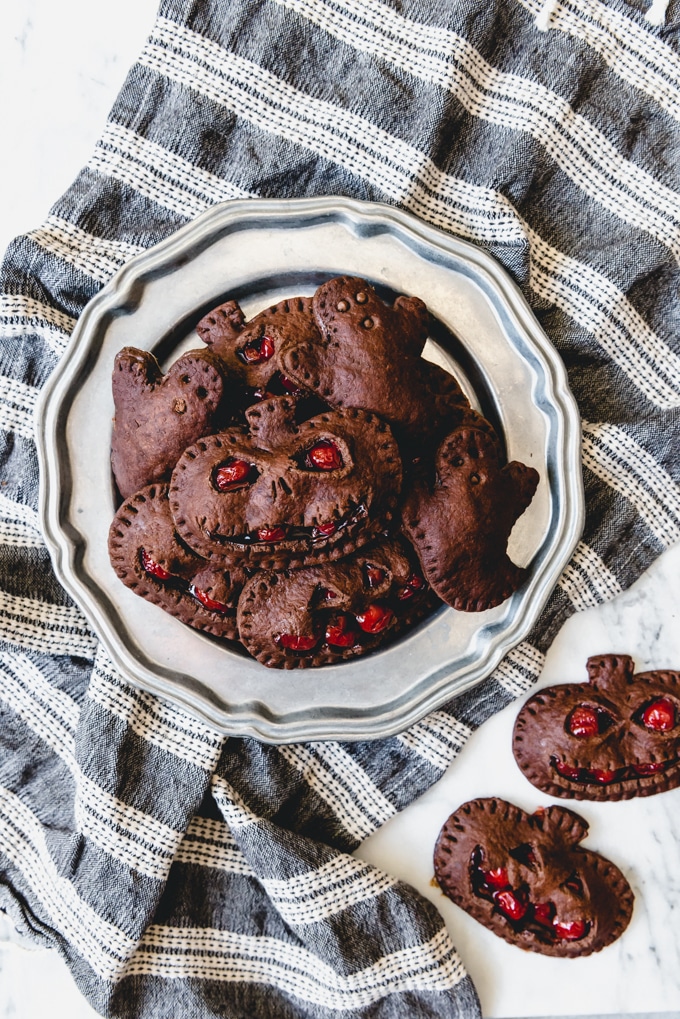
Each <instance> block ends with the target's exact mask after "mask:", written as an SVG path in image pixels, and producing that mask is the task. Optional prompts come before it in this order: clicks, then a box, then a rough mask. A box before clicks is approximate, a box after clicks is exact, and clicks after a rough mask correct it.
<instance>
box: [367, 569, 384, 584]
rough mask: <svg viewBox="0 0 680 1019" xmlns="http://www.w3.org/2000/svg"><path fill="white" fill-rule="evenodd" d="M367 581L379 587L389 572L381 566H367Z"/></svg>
mask: <svg viewBox="0 0 680 1019" xmlns="http://www.w3.org/2000/svg"><path fill="white" fill-rule="evenodd" d="M365 570H366V582H367V583H368V586H369V587H379V586H380V585H381V584H382V583H383V581H384V579H385V577H386V576H387V574H386V573H385V571H384V570H381V569H380V567H379V566H366V567H365Z"/></svg>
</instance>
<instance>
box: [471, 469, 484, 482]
mask: <svg viewBox="0 0 680 1019" xmlns="http://www.w3.org/2000/svg"><path fill="white" fill-rule="evenodd" d="M481 480H482V479H481V477H480V475H479V474H477V471H474V472H473V473H472V474H471V475H470V484H471V485H478V484H479V483H480V481H481Z"/></svg>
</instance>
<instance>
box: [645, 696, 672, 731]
mask: <svg viewBox="0 0 680 1019" xmlns="http://www.w3.org/2000/svg"><path fill="white" fill-rule="evenodd" d="M636 721H638V722H639V724H640V725H644V727H645V729H650V730H651V731H652V732H669V731H670V730H671V729H674V728H675V723H676V711H675V704H674V703H673V701H672V700H671V699H670V697H656V698H655V699H654V700H653V701H650V702H649V703H648V704H646V705H643V707H642V708H641V709H640V711H639V712H638V713H637V715H636Z"/></svg>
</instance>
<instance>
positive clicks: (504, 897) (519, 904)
mask: <svg viewBox="0 0 680 1019" xmlns="http://www.w3.org/2000/svg"><path fill="white" fill-rule="evenodd" d="M493 898H494V902H495V903H496V905H497V906H498V908H499V909H500V911H501V913H505V915H506V916H508V917H510V919H511V920H521V919H522V917H523V916H524V915H525V913H526V911H527V903H526V902H523V901H522V900H521V899H520V898H518V896H517V895H516V894H515V892H513V890H512V889H511V888H508V889H504V890H503V891H500V892H494V896H493Z"/></svg>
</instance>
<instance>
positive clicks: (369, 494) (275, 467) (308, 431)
mask: <svg viewBox="0 0 680 1019" xmlns="http://www.w3.org/2000/svg"><path fill="white" fill-rule="evenodd" d="M295 407H296V401H295V399H293V398H292V397H276V398H273V399H270V400H263V401H262V402H261V403H258V404H256V405H254V406H252V407H250V408H249V409H248V410H247V411H246V418H247V420H248V424H249V426H250V428H249V432H246V431H245V430H243V429H241V430H239V429H233V430H230V431H225V432H222V433H220V434H219V435H212V436H208V437H207V438H204V439H201V440H199V442H197V443H196V444H195V445H193V446H190V447H189V448H188V449H186V450H185V452H184V453H183V454H182V456H181V457H180V459H179V461H178V463H177V466H176V468H175V470H174V473H173V475H172V483H171V486H170V506H171V509H172V514H173V517H174V520H175V526H176V528H177V531H178V533H179V534H180V535H181V537H182V538H183V540H184V541H185V542H186V543H187V544H188V545H189V546H190V547H191V548H193V549H195V550H196V552H198V553H199V554H200V555H204V556H206V557H207V558H211V557H212V559H213V560H215V561H222V562H229V563H231V562H242V563H244V564H250V565H253V564H255V565H258V566H261V567H265V568H272V569H281V568H284V567H285V566H288V565H291V564H295V565H302V564H309V563H312V562H321V561H326V560H328V559H338V558H340V557H341V556H344V555H347V554H348V553H349V552H352V551H353V550H354V549H355V548H358V547H359V546H361V545H364V544H366V543H367V542H368V541H370V540H371V539H372V538H374V537H375V536H376V535H377V534H379V533H380V532H381V531H383V530H384V528H385V527H386V526H387V525H388V524H389V522H390V521H391V520H392V517H393V514H394V510H395V506H396V502H397V499H398V497H399V493H400V490H401V479H402V475H401V459H400V456H399V451H398V449H397V445H396V443H395V441H394V438H393V437H392V433H391V431H390V429H389V427H388V426H387V425H386V424H385V422H384V421H381V420H380V419H379V418H377V417H376V416H375V415H374V414H367V413H366V412H365V411H361V410H355V409H353V408H352V409H349V410H342V411H329V412H327V413H324V414H319V415H317V416H316V417H313V418H310V419H309V420H308V421H304V422H302V424H298V423H297V422H296V418H295Z"/></svg>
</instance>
